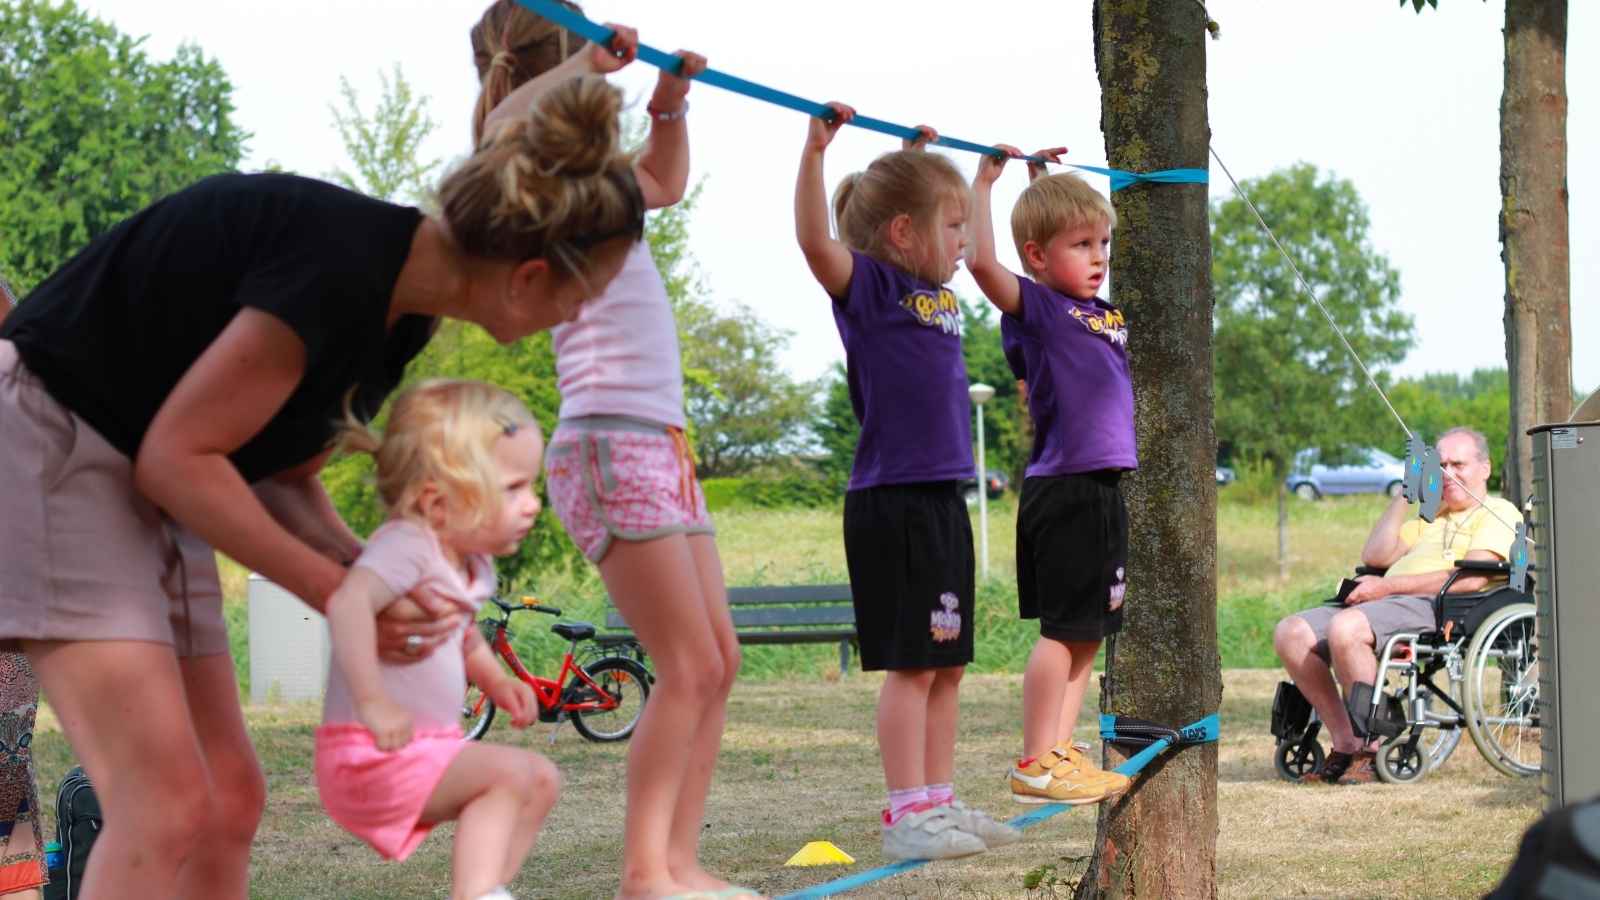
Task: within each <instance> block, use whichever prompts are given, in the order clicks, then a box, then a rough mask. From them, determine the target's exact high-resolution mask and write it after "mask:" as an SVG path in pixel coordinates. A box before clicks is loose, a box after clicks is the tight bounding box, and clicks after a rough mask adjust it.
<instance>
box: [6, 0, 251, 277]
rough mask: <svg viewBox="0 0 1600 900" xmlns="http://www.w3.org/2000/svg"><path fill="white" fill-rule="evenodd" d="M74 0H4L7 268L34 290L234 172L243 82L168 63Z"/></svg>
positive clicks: (183, 55)
mask: <svg viewBox="0 0 1600 900" xmlns="http://www.w3.org/2000/svg"><path fill="white" fill-rule="evenodd" d="M141 44H142V39H141V38H134V37H130V36H128V35H125V34H122V33H121V32H119V31H118V30H117V29H116V28H114V27H112V26H111V25H109V24H107V23H105V22H102V21H101V20H99V19H97V18H95V17H94V16H92V15H90V14H89V13H87V12H86V11H84V10H82V9H80V8H79V7H78V6H77V5H75V4H74V3H73V2H71V0H66V2H64V3H62V4H60V5H52V4H50V3H48V2H42V0H0V109H3V110H5V115H4V116H3V117H0V269H4V270H5V271H6V272H8V273H9V274H10V275H11V276H12V278H13V280H14V281H15V286H16V288H17V290H18V291H20V292H22V293H26V292H27V291H29V290H31V289H32V288H33V286H34V285H36V284H38V282H39V281H40V280H41V279H43V278H44V277H45V276H46V275H48V274H50V273H51V272H52V271H54V270H55V269H56V268H57V267H58V266H60V265H61V264H62V263H63V262H65V261H66V259H67V258H68V257H69V256H71V255H72V254H73V253H75V252H77V251H78V250H79V249H80V248H82V247H83V245H84V244H86V243H88V242H89V241H90V240H91V239H92V238H94V237H95V236H96V235H99V234H100V233H102V232H104V231H106V230H107V229H109V228H111V227H112V226H113V225H115V224H117V223H118V222H120V221H121V220H122V219H124V218H127V217H128V216H129V215H131V214H133V213H134V212H137V211H138V210H140V209H142V208H143V207H145V206H147V205H149V204H150V203H151V202H152V201H154V200H156V199H158V198H160V197H163V196H165V195H167V194H169V193H172V192H173V191H175V190H178V189H179V188H182V187H185V186H187V185H189V184H191V183H192V182H194V181H197V180H199V179H200V178H203V177H205V176H207V175H213V174H216V173H218V172H226V171H229V170H231V169H233V168H235V167H236V166H237V165H238V163H239V159H240V157H241V156H242V155H243V152H244V142H245V140H246V138H247V137H248V135H246V134H245V133H244V132H243V131H240V130H239V129H238V128H237V127H236V126H235V125H234V123H233V120H232V116H233V99H232V97H233V85H232V83H231V82H230V81H229V80H228V76H227V73H225V72H224V71H223V69H222V67H221V65H219V64H218V63H217V62H216V61H215V60H213V59H208V58H207V57H206V56H205V54H204V53H203V52H201V50H200V48H198V47H196V46H194V45H192V44H185V45H182V46H180V47H179V48H178V50H177V52H176V53H175V54H174V56H173V58H172V59H170V60H167V61H160V60H154V59H151V58H150V57H149V56H148V55H147V54H146V53H145V51H144V49H143V47H142V46H141Z"/></svg>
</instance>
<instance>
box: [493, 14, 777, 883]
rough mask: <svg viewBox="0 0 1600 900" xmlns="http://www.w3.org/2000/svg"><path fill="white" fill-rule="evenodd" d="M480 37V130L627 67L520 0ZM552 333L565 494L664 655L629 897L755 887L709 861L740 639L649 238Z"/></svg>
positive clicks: (561, 494) (654, 186)
mask: <svg viewBox="0 0 1600 900" xmlns="http://www.w3.org/2000/svg"><path fill="white" fill-rule="evenodd" d="M569 5H571V4H569ZM574 8H576V7H574ZM472 39H473V49H474V51H475V57H476V59H477V63H478V72H479V75H480V76H481V77H482V78H483V93H482V95H481V96H480V99H479V104H478V115H477V118H476V121H475V126H476V129H475V130H476V132H477V135H478V136H480V137H481V135H482V134H483V133H484V132H485V131H486V130H491V129H494V128H496V127H498V123H499V122H501V121H504V120H505V119H506V118H507V117H508V116H513V115H515V113H517V112H518V111H520V110H521V109H523V108H525V105H526V103H527V102H529V100H530V99H531V98H530V97H528V96H526V94H527V93H529V91H527V90H524V87H526V85H525V82H526V81H527V80H528V79H530V78H532V77H534V76H536V75H539V74H541V73H543V72H546V71H548V70H551V69H554V68H558V67H570V68H571V69H572V70H573V74H575V75H577V74H585V73H588V72H594V71H600V72H605V71H611V70H614V69H615V68H617V67H618V65H617V61H616V59H615V58H613V57H611V56H610V55H608V54H607V53H605V52H604V51H603V50H600V49H599V48H587V47H586V45H582V44H581V43H580V42H578V41H577V40H576V39H574V38H572V37H571V36H570V35H568V34H567V32H565V31H564V30H562V29H561V28H559V27H557V26H555V25H553V24H552V23H550V22H548V21H546V20H544V19H542V18H540V17H538V16H536V15H534V14H533V13H530V12H528V11H527V10H526V9H523V8H522V7H521V6H519V5H518V4H517V3H516V2H515V0H496V2H495V3H494V4H492V5H491V6H490V7H489V9H488V10H487V11H486V12H485V13H484V16H483V19H482V20H481V21H480V22H479V24H478V25H477V26H476V27H475V28H474V29H473V32H472ZM679 55H680V56H681V57H682V58H683V64H682V67H681V69H680V73H681V76H682V77H679V76H675V75H672V74H669V73H666V72H663V73H662V74H661V77H660V79H659V80H658V81H657V83H656V88H655V92H654V94H653V95H652V97H651V99H650V102H649V104H648V105H647V106H646V110H647V112H648V113H649V115H650V135H649V140H648V143H647V144H646V145H645V147H644V149H643V151H642V152H641V153H640V154H639V156H638V159H637V161H636V163H635V165H634V174H635V177H636V180H637V181H638V184H639V188H640V191H641V193H642V194H643V195H644V201H645V205H646V207H647V208H651V209H659V208H661V207H665V206H671V205H672V204H674V203H677V202H678V201H679V200H680V199H681V198H682V197H683V193H684V189H685V188H686V187H687V184H688V176H689V142H688V129H687V121H686V118H685V117H686V114H687V112H688V108H689V106H688V102H687V101H686V99H685V98H686V96H687V94H688V91H689V84H690V82H689V81H688V78H689V77H692V76H693V75H695V74H697V73H699V72H700V71H701V70H703V69H704V68H705V64H706V63H705V59H704V58H702V57H700V56H698V55H696V54H693V53H680V54H679ZM519 94H521V95H523V96H519ZM553 337H554V339H555V349H556V372H557V378H558V381H559V385H560V388H561V397H562V401H561V424H560V426H559V427H558V428H557V429H556V433H555V434H554V435H553V436H552V437H551V439H550V452H549V454H548V457H547V475H548V479H547V485H548V488H549V491H550V501H551V505H552V506H553V507H555V510H556V513H557V514H558V515H559V516H560V518H561V521H562V523H563V524H564V525H566V527H567V532H568V533H569V534H570V535H571V536H572V537H573V539H574V540H575V541H576V542H577V544H578V546H579V547H580V548H581V549H582V550H583V551H584V553H585V555H587V556H588V557H589V559H590V560H592V561H594V563H595V564H596V565H597V566H598V567H599V569H600V576H601V578H602V579H603V580H604V581H605V585H606V590H607V591H608V592H609V593H610V595H611V600H612V602H613V603H614V604H616V607H617V609H618V610H619V611H620V612H621V613H622V615H623V616H624V617H625V618H626V619H627V621H628V624H629V625H630V626H632V627H633V630H634V632H635V633H636V634H637V635H638V637H639V640H640V642H641V643H642V644H643V645H644V648H645V651H646V652H647V653H648V654H649V655H650V656H651V657H652V658H653V660H654V662H655V668H656V674H657V682H656V686H655V689H654V695H655V696H656V697H658V698H661V699H658V700H655V701H654V702H651V703H650V704H647V705H646V707H645V711H644V716H643V718H642V719H641V720H640V722H639V727H638V729H637V730H636V731H635V732H634V735H633V739H632V742H631V744H630V746H629V748H628V773H629V774H628V810H627V817H626V819H625V820H624V821H625V823H626V824H625V825H624V829H625V830H624V834H623V859H622V875H621V884H620V885H619V888H618V891H617V896H618V897H664V896H672V895H679V894H685V895H686V894H695V895H697V896H700V895H707V894H714V895H716V896H719V897H726V898H729V900H733V898H739V897H746V898H748V897H756V896H758V894H757V892H755V891H751V890H748V889H744V888H738V887H733V886H730V885H729V884H728V883H727V882H726V881H724V880H723V879H721V878H718V877H716V876H715V875H713V874H711V873H709V872H707V871H706V870H705V869H704V868H702V867H701V865H700V862H699V850H700V835H701V830H702V821H703V819H704V818H705V802H706V793H707V791H708V789H709V788H710V784H711V777H712V770H713V768H714V767H715V765H716V760H717V754H718V751H719V749H720V747H721V743H722V728H723V720H724V715H725V710H726V707H727V701H728V694H729V692H730V691H731V690H732V687H733V679H734V676H735V674H736V673H737V672H738V669H739V661H740V654H739V642H738V640H737V638H735V636H734V632H733V622H732V619H731V617H730V616H729V614H728V603H727V592H726V590H725V588H724V587H723V580H722V562H721V560H720V559H719V557H718V555H717V545H716V540H715V537H714V536H713V530H712V526H711V520H710V517H709V516H708V515H707V514H706V507H705V497H704V495H703V494H702V492H701V491H700V486H699V484H698V482H697V481H696V479H695V476H694V464H693V462H692V459H691V456H690V453H689V447H688V443H687V441H685V440H684V437H683V425H684V414H683V371H682V364H681V361H680V357H679V352H678V341H677V327H676V325H675V323H674V322H673V317H672V306H671V303H670V302H669V300H668V297H667V291H666V288H665V286H664V285H663V284H662V281H661V275H660V274H659V272H657V270H656V267H655V263H654V261H653V260H652V259H651V257H650V251H649V247H648V245H647V244H645V243H643V242H641V243H640V244H638V245H637V246H635V247H634V248H633V251H632V252H631V253H630V254H629V256H628V258H627V260H626V262H625V264H624V269H623V272H622V273H621V274H619V275H618V277H617V279H616V280H615V281H614V282H613V283H612V284H611V286H610V287H609V288H608V289H607V290H606V291H605V292H604V293H602V294H601V295H600V296H599V297H597V298H595V299H593V300H591V301H589V302H587V303H585V304H584V305H583V307H581V308H580V309H579V311H578V313H577V315H576V316H575V317H574V319H573V320H571V321H569V322H568V323H566V324H564V325H561V326H559V327H558V328H557V329H555V331H554V332H553Z"/></svg>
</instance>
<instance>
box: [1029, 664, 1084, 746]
mask: <svg viewBox="0 0 1600 900" xmlns="http://www.w3.org/2000/svg"><path fill="white" fill-rule="evenodd" d="M1072 663H1073V657H1072V651H1071V650H1070V649H1068V646H1067V645H1066V644H1064V643H1062V642H1061V641H1058V640H1055V639H1053V638H1047V637H1041V638H1039V640H1038V641H1037V642H1036V643H1035V644H1034V645H1033V652H1032V653H1029V654H1028V665H1027V668H1025V669H1024V670H1023V675H1022V756H1023V758H1024V759H1028V758H1031V757H1037V756H1041V755H1043V754H1044V753H1045V751H1047V750H1049V749H1050V748H1051V747H1054V746H1055V745H1056V741H1057V740H1059V739H1060V736H1061V718H1062V714H1063V711H1064V709H1065V706H1066V703H1065V700H1066V694H1067V682H1068V680H1069V679H1070V677H1071V671H1072ZM1078 700H1079V702H1080V703H1081V702H1082V700H1083V698H1082V696H1081V695H1080V696H1079V698H1078ZM1074 715H1076V713H1074ZM1067 733H1068V734H1069V735H1070V734H1071V731H1070V730H1069V731H1068V732H1067Z"/></svg>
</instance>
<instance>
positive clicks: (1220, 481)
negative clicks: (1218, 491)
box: [1217, 466, 1239, 487]
mask: <svg viewBox="0 0 1600 900" xmlns="http://www.w3.org/2000/svg"><path fill="white" fill-rule="evenodd" d="M1238 480H1239V476H1238V475H1237V474H1235V473H1234V471H1233V469H1232V467H1230V466H1217V487H1222V486H1223V485H1225V484H1233V483H1234V482H1235V481H1238Z"/></svg>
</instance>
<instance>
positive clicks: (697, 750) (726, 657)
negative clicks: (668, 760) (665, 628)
mask: <svg viewBox="0 0 1600 900" xmlns="http://www.w3.org/2000/svg"><path fill="white" fill-rule="evenodd" d="M688 541H689V552H690V553H691V554H692V555H693V556H694V562H695V568H696V569H697V570H698V571H699V573H700V596H701V600H702V602H703V604H704V615H705V622H706V627H707V628H709V629H711V631H712V633H713V634H714V636H715V639H716V644H717V650H718V652H719V653H720V655H721V656H722V668H723V680H722V684H721V685H720V686H719V687H720V690H719V692H718V694H717V699H716V700H715V702H713V703H711V704H709V705H708V706H707V708H706V710H705V714H704V715H702V716H701V717H700V724H699V726H698V727H699V732H698V733H697V734H696V736H695V740H694V746H693V747H692V748H691V750H690V761H689V768H688V770H687V771H686V772H685V773H684V780H683V785H682V787H681V788H679V791H678V805H677V809H676V810H675V811H674V814H673V820H672V833H671V834H670V836H669V837H668V839H667V864H668V867H669V868H670V869H671V871H672V876H673V878H675V879H677V880H678V882H680V883H681V884H683V885H685V886H686V887H690V888H694V889H698V890H717V889H721V888H724V887H726V886H727V882H726V881H724V880H722V879H720V878H718V877H716V876H715V875H712V874H711V873H709V872H707V871H706V870H705V869H703V868H702V867H701V866H700V834H701V831H702V829H701V824H702V823H703V822H704V821H705V812H706V795H707V794H708V793H709V792H710V789H711V778H712V775H713V773H714V772H715V770H716V765H717V754H718V753H719V752H720V751H721V748H722V731H723V724H724V722H725V720H726V718H727V708H728V707H727V704H728V694H729V693H730V692H731V691H732V690H733V681H734V678H735V677H736V676H737V675H738V673H739V663H740V659H741V654H740V651H739V639H738V638H737V637H735V636H734V631H733V618H732V617H731V616H730V615H729V614H728V602H727V588H726V587H724V585H723V582H722V560H721V558H720V557H719V556H718V554H717V544H716V540H715V539H714V538H712V537H711V536H710V535H692V536H690V537H689V539H688Z"/></svg>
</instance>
